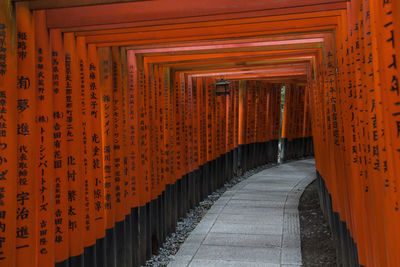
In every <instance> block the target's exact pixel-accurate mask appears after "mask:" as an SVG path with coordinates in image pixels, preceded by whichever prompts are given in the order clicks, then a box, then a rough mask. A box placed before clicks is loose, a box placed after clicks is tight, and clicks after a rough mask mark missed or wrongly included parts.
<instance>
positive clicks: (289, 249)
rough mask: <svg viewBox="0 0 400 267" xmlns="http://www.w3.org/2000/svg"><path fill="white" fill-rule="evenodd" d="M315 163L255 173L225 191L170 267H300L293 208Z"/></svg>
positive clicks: (305, 162)
mask: <svg viewBox="0 0 400 267" xmlns="http://www.w3.org/2000/svg"><path fill="white" fill-rule="evenodd" d="M314 178H315V163H314V160H311V159H309V160H300V161H294V162H290V163H286V164H282V165H279V166H276V167H273V168H271V169H267V170H264V171H262V172H259V173H257V174H255V175H253V176H251V177H249V178H248V179H247V180H245V181H243V182H241V183H239V184H237V185H235V186H234V187H233V188H231V189H230V190H228V191H226V192H225V193H224V194H223V195H222V196H221V197H220V199H219V200H218V201H217V202H216V203H215V204H214V205H213V206H212V207H211V209H210V210H209V211H208V212H207V214H206V215H205V216H204V218H203V219H202V220H201V222H200V223H199V224H198V226H197V227H196V229H195V230H194V231H193V232H192V233H191V234H190V235H189V237H188V238H187V240H186V241H185V242H184V243H183V245H182V246H181V248H180V250H179V251H178V253H177V254H176V256H175V261H172V262H171V263H170V264H169V265H168V266H170V267H178V266H179V267H180V266H204V267H211V266H221V267H222V266H224V267H225V266H232V267H239V266H240V267H241V266H245V267H255V266H257V267H258V266H268V267H277V266H284V267H289V266H291V267H295V266H301V263H302V261H301V248H300V225H299V215H298V211H297V206H298V202H299V198H300V196H301V194H302V192H303V190H304V188H305V187H306V186H307V185H308V184H309V183H310V182H312V181H313V180H314Z"/></svg>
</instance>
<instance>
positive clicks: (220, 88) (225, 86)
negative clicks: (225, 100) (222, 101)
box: [215, 78, 231, 96]
mask: <svg viewBox="0 0 400 267" xmlns="http://www.w3.org/2000/svg"><path fill="white" fill-rule="evenodd" d="M230 84H231V83H230V82H228V81H226V80H224V78H221V80H219V81H218V82H216V83H215V94H216V95H217V96H219V95H229V85H230Z"/></svg>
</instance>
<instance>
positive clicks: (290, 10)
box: [32, 0, 346, 30]
mask: <svg viewBox="0 0 400 267" xmlns="http://www.w3.org/2000/svg"><path fill="white" fill-rule="evenodd" d="M36 1H42V0H36ZM36 1H34V2H32V4H33V3H35V2H36ZM55 2H56V1H55ZM310 3H312V4H310ZM41 8H45V7H44V6H43V7H41ZM345 9H346V1H345V0H312V1H311V0H301V1H298V0H292V1H282V0H269V1H265V0H253V1H236V2H235V4H234V5H233V4H232V1H230V0H202V1H195V0H187V1H182V0H155V1H145V2H131V3H119V4H112V5H97V6H90V7H85V6H83V7H72V8H62V9H51V10H48V11H47V26H48V27H49V28H76V30H79V28H82V27H85V29H86V30H94V29H98V28H101V29H106V28H108V29H116V28H125V27H139V26H154V25H166V24H169V25H172V24H176V23H191V22H205V21H216V20H231V19H241V18H255V17H266V16H278V15H288V14H298V13H307V12H318V11H329V10H345ZM110 14H113V15H112V16H110ZM99 25H100V27H98V26H99Z"/></svg>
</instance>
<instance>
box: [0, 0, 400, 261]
mask: <svg viewBox="0 0 400 267" xmlns="http://www.w3.org/2000/svg"><path fill="white" fill-rule="evenodd" d="M0 7H1V8H0V266H11V267H14V266H17V267H19V266H22V267H26V266H40V267H47V266H63V267H67V266H68V267H69V266H70V267H75V266H107V267H110V266H111V267H112V266H124V267H125V266H138V265H141V264H144V262H145V261H146V259H148V258H149V257H150V256H151V254H152V253H154V252H155V251H156V250H157V247H159V246H160V244H162V243H163V241H164V240H165V238H166V236H167V235H168V234H170V233H172V232H173V231H174V229H175V225H176V223H177V220H178V219H179V218H180V217H182V216H183V215H184V214H185V213H186V211H188V209H190V208H192V207H194V206H195V205H197V203H198V202H199V201H201V200H202V199H204V198H205V197H206V196H207V195H208V194H209V193H211V192H212V191H214V190H216V189H217V188H219V187H220V186H222V185H223V184H224V183H225V182H226V181H228V180H230V179H231V178H232V177H234V176H236V175H240V174H241V173H242V172H243V171H246V170H249V169H252V168H254V167H257V166H260V165H264V164H266V163H273V162H276V161H277V159H278V143H279V139H282V142H281V147H282V154H283V156H282V160H283V161H285V160H292V159H296V158H301V157H304V156H310V155H314V154H315V159H316V168H317V176H318V180H319V185H320V188H319V190H320V199H321V205H322V208H323V211H324V213H325V214H326V216H327V217H328V218H329V222H330V226H331V228H332V230H333V233H334V236H335V239H336V240H337V243H338V245H339V247H340V250H339V251H340V252H341V255H342V261H343V265H345V266H359V265H361V266H400V245H399V244H400V243H399V241H400V231H399V227H400V215H399V212H400V211H399V197H400V195H399V192H398V188H397V187H398V181H399V177H400V176H399V175H400V167H399V166H400V156H399V153H400V97H399V81H398V80H399V69H398V68H400V66H398V64H400V61H399V60H400V55H399V53H400V1H397V0H352V1H341V0H292V1H280V0H269V1H265V0H254V1H237V2H232V1H227V0H203V1H195V0H187V1H178V0H154V1H136V2H132V1H126V0H125V1H123V0H101V1H100V0H80V1H78V0H57V1H56V0H54V1H51V0H32V1H29V2H27V1H25V2H24V1H11V0H1V1H0ZM221 78H224V79H225V80H227V81H228V82H230V84H229V88H228V92H229V94H223V95H216V93H215V90H216V83H217V82H218V81H219V80H220V79H221ZM283 89H284V90H283ZM282 92H284V101H282V99H283V96H282V95H283V93H282ZM281 102H284V108H283V116H282V123H281ZM281 125H282V133H281V134H280V126H281Z"/></svg>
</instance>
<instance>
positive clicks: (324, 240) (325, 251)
mask: <svg viewBox="0 0 400 267" xmlns="http://www.w3.org/2000/svg"><path fill="white" fill-rule="evenodd" d="M299 216H300V231H301V254H302V256H303V266H305V267H307V266H310V267H311V266H337V263H336V244H335V241H334V239H333V237H332V234H331V230H330V228H329V224H328V222H327V220H326V219H325V217H324V216H323V214H322V211H321V208H320V205H319V198H318V184H317V181H314V182H313V183H311V184H310V185H309V186H308V187H307V188H306V190H305V191H304V193H303V195H302V196H301V198H300V203H299Z"/></svg>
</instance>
